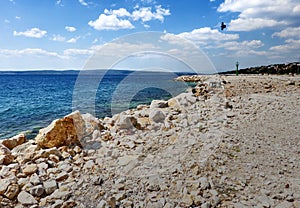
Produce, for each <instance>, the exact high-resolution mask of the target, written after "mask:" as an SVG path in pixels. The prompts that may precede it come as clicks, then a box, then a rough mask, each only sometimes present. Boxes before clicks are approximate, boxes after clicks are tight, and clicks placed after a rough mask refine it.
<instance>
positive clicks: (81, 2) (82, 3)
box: [79, 0, 88, 6]
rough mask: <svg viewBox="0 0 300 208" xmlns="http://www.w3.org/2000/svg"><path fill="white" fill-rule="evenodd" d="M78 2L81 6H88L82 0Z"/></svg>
mask: <svg viewBox="0 0 300 208" xmlns="http://www.w3.org/2000/svg"><path fill="white" fill-rule="evenodd" d="M79 3H80V4H81V5H83V6H88V3H86V2H85V1H84V0H79Z"/></svg>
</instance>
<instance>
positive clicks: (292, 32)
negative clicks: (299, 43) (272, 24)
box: [272, 27, 300, 39]
mask: <svg viewBox="0 0 300 208" xmlns="http://www.w3.org/2000/svg"><path fill="white" fill-rule="evenodd" d="M275 36H278V37H281V38H288V37H296V38H299V39H300V27H289V28H286V29H284V30H282V31H280V32H276V33H273V35H272V37H275Z"/></svg>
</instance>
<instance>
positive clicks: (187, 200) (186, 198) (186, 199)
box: [182, 194, 193, 206]
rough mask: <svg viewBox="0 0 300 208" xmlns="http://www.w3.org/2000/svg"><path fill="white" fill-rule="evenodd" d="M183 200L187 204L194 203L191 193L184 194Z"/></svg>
mask: <svg viewBox="0 0 300 208" xmlns="http://www.w3.org/2000/svg"><path fill="white" fill-rule="evenodd" d="M182 202H183V203H184V204H185V205H186V206H191V205H193V197H192V196H191V195H189V194H184V195H183V197H182Z"/></svg>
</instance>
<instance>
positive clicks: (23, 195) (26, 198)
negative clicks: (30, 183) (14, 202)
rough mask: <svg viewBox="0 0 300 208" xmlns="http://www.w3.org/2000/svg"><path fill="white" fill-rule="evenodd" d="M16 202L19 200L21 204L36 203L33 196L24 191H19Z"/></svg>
mask: <svg viewBox="0 0 300 208" xmlns="http://www.w3.org/2000/svg"><path fill="white" fill-rule="evenodd" d="M18 202H20V203H21V204H22V205H33V204H37V203H38V202H37V201H36V200H35V198H34V197H33V196H32V195H31V194H29V193H27V192H26V191H21V192H20V193H19V195H18Z"/></svg>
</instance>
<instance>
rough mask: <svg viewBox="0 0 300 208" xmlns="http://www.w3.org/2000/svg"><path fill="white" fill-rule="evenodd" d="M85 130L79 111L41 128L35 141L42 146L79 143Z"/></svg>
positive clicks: (50, 146)
mask: <svg viewBox="0 0 300 208" xmlns="http://www.w3.org/2000/svg"><path fill="white" fill-rule="evenodd" d="M84 132H85V122H84V120H83V118H82V116H81V114H80V113H79V111H76V112H73V113H71V114H69V115H67V116H65V117H64V118H62V119H57V120H54V121H53V122H52V123H51V124H50V125H49V126H48V127H46V128H44V129H41V130H40V132H39V134H38V135H37V136H36V138H35V141H36V142H37V144H38V145H39V146H40V147H42V148H52V147H61V146H71V145H80V146H81V144H80V139H81V138H82V137H83V135H84Z"/></svg>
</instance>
